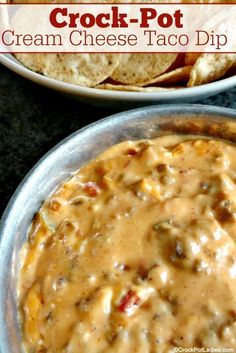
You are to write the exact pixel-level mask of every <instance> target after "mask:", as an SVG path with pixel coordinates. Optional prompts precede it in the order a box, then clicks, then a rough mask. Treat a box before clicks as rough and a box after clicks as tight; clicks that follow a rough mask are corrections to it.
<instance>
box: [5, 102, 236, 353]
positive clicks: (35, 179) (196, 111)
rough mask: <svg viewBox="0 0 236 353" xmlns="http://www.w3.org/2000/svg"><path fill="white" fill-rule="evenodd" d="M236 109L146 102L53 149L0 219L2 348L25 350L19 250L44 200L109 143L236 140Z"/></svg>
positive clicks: (7, 352) (10, 352)
mask: <svg viewBox="0 0 236 353" xmlns="http://www.w3.org/2000/svg"><path fill="white" fill-rule="evenodd" d="M235 118H236V111H234V110H230V109H225V108H218V107H211V106H203V105H178V106H177V105H170V106H154V107H146V108H141V109H136V110H131V111H128V112H123V113H120V114H116V115H113V116H111V117H109V118H107V119H103V120H100V121H98V122H96V123H94V124H91V125H89V126H87V127H85V128H83V129H81V130H79V131H77V132H75V133H74V134H72V135H70V136H69V137H68V138H66V139H65V140H63V141H62V142H61V143H59V144H58V145H57V146H55V147H54V148H53V149H52V150H51V151H49V152H48V153H47V154H46V155H45V156H44V157H43V158H42V159H41V160H40V161H39V162H38V163H37V164H36V166H35V167H34V168H33V169H32V170H31V171H30V172H29V174H28V175H27V176H26V177H25V178H24V180H23V181H22V183H21V184H20V186H19V187H18V188H17V190H16V192H15V193H14V195H13V197H12V199H11V201H10V202H9V204H8V206H7V208H6V211H5V212H4V214H3V217H2V221H1V225H0V269H1V271H0V352H1V353H22V351H23V350H22V345H21V334H20V324H19V320H18V315H17V293H16V288H17V277H18V271H19V250H20V248H21V246H22V245H23V243H24V242H25V241H26V237H27V230H28V228H29V225H30V223H31V220H32V217H33V216H34V214H35V212H37V211H38V209H39V207H40V205H41V204H42V202H43V201H44V200H45V199H46V198H47V197H48V195H49V194H50V193H51V192H52V191H53V190H54V189H55V187H57V186H58V184H59V183H60V182H61V181H63V180H65V179H66V178H68V177H69V176H70V175H71V173H73V172H74V171H75V170H77V169H78V168H80V167H81V165H83V164H85V163H86V162H88V161H89V160H90V159H91V158H93V157H95V156H96V155H97V154H99V153H101V152H102V151H104V150H105V149H107V148H109V147H110V146H112V145H114V144H116V143H118V142H121V141H124V140H137V139H143V138H144V139H146V138H154V137H157V136H160V135H163V134H170V133H181V134H199V135H205V136H211V137H216V138H224V139H226V140H229V141H232V142H236V120H235Z"/></svg>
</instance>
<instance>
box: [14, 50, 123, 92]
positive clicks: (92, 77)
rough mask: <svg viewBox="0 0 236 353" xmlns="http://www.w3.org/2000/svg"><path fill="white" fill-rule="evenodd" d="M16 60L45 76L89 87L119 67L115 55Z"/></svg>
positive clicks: (22, 56) (21, 57)
mask: <svg viewBox="0 0 236 353" xmlns="http://www.w3.org/2000/svg"><path fill="white" fill-rule="evenodd" d="M16 58H17V59H18V60H19V61H21V62H22V63H23V64H24V65H25V66H27V67H28V68H30V69H31V70H34V71H37V72H39V73H41V74H43V75H45V76H48V77H51V78H54V79H56V80H60V81H65V82H69V83H74V84H77V85H81V86H87V87H93V86H96V85H98V84H99V83H101V82H103V81H104V80H105V79H107V78H108V77H109V76H110V75H111V74H112V73H113V71H114V70H115V69H116V67H117V66H118V65H119V55H115V54H20V55H16Z"/></svg>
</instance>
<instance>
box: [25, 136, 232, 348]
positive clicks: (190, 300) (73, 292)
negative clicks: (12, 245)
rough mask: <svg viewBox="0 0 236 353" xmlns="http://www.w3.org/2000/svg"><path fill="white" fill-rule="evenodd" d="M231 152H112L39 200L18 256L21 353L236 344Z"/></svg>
mask: <svg viewBox="0 0 236 353" xmlns="http://www.w3.org/2000/svg"><path fill="white" fill-rule="evenodd" d="M235 156H236V147H235V146H234V145H233V144H229V143H227V142H225V141H223V140H214V139H207V138H204V137H194V136H177V135H175V136H164V137H159V138H157V139H155V140H143V141H135V142H131V141H127V142H123V143H121V144H119V145H116V146H113V147H112V148H111V149H109V150H108V151H106V152H104V153H103V154H102V155H100V156H98V157H97V158H96V159H95V160H93V161H91V162H90V163H88V164H87V165H85V166H83V167H82V168H81V169H80V170H79V171H78V172H76V173H75V174H74V175H73V176H72V177H71V178H70V179H69V180H67V181H65V182H64V183H63V184H61V185H60V186H59V187H58V189H57V190H56V191H55V192H53V194H52V195H51V196H50V197H49V198H48V199H47V200H46V201H45V203H44V204H43V205H42V207H41V209H40V211H39V212H38V213H37V214H36V216H35V217H34V220H33V222H32V224H31V228H30V231H29V236H28V242H27V244H26V245H25V246H24V248H23V249H22V262H21V269H20V279H19V287H18V295H19V310H20V316H21V320H22V331H23V339H24V344H25V347H26V351H27V352H28V353H36V352H37V353H108V352H109V353H110V352H114V353H162V352H163V353H166V352H170V351H172V349H173V348H174V347H184V348H191V347H199V348H222V349H224V348H231V351H233V349H236V157H235Z"/></svg>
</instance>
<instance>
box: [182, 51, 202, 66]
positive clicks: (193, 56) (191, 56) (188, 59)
mask: <svg viewBox="0 0 236 353" xmlns="http://www.w3.org/2000/svg"><path fill="white" fill-rule="evenodd" d="M200 55H201V53H186V54H185V57H184V62H185V65H194V64H195V62H196V61H197V59H198V58H199V56H200Z"/></svg>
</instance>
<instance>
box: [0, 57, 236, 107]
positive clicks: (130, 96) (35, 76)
mask: <svg viewBox="0 0 236 353" xmlns="http://www.w3.org/2000/svg"><path fill="white" fill-rule="evenodd" d="M0 63H1V64H3V65H4V66H6V67H7V68H8V69H10V70H12V71H13V72H15V73H17V74H19V75H20V76H22V77H24V78H26V79H28V80H31V81H33V82H34V83H37V84H40V85H41V86H44V87H47V88H51V89H54V90H57V91H59V92H61V93H64V94H67V95H70V94H72V95H74V96H81V97H90V98H94V99H101V100H102V99H104V100H109V99H110V100H113V101H121V100H124V101H126V102H140V101H142V102H144V103H145V102H149V101H152V100H155V99H158V100H176V99H181V98H182V99H183V98H185V99H187V98H189V99H190V98H194V97H198V96H200V95H202V94H208V95H211V94H214V93H215V92H216V93H217V91H218V90H219V89H220V91H224V90H226V89H229V88H232V87H234V86H236V75H234V76H231V77H227V78H223V79H220V80H218V81H214V82H210V83H206V84H203V85H200V86H195V87H186V88H180V89H173V90H167V91H155V92H130V91H113V90H103V89H98V88H93V87H83V86H80V85H76V84H73V83H68V82H63V81H59V80H56V79H53V78H50V77H46V76H43V75H41V74H39V73H37V72H34V71H32V70H30V69H28V68H27V67H25V66H24V65H23V64H21V63H20V62H19V61H18V60H17V59H15V58H14V57H13V56H12V55H11V54H0Z"/></svg>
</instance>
